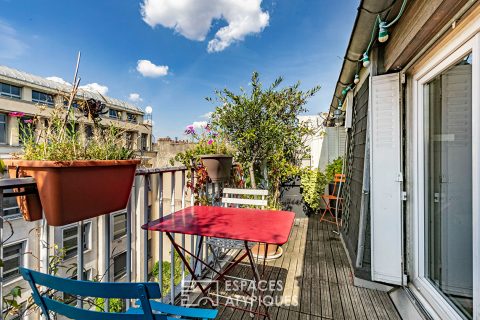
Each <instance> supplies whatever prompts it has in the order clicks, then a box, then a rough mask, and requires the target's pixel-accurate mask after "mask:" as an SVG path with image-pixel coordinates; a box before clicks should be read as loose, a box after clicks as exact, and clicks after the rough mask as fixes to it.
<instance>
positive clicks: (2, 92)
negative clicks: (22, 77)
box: [0, 83, 22, 99]
mask: <svg viewBox="0 0 480 320" xmlns="http://www.w3.org/2000/svg"><path fill="white" fill-rule="evenodd" d="M21 92H22V88H20V87H17V86H12V85H11V84H6V83H0V96H3V97H9V98H14V99H20V98H21Z"/></svg>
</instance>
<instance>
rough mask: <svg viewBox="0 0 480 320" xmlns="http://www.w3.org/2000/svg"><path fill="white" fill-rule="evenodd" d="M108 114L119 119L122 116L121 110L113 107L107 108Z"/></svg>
mask: <svg viewBox="0 0 480 320" xmlns="http://www.w3.org/2000/svg"><path fill="white" fill-rule="evenodd" d="M108 116H109V117H110V118H112V119H121V118H122V112H121V111H118V110H115V109H109V110H108Z"/></svg>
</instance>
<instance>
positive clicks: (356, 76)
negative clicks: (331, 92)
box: [353, 73, 360, 84]
mask: <svg viewBox="0 0 480 320" xmlns="http://www.w3.org/2000/svg"><path fill="white" fill-rule="evenodd" d="M359 82H360V77H359V76H358V73H356V74H355V78H353V83H355V84H358V83H359Z"/></svg>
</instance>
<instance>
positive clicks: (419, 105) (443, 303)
mask: <svg viewBox="0 0 480 320" xmlns="http://www.w3.org/2000/svg"><path fill="white" fill-rule="evenodd" d="M469 31H470V32H469ZM479 31H480V19H479V20H477V21H476V22H475V23H474V24H473V26H471V27H470V29H467V30H466V31H465V32H463V33H462V35H461V36H459V37H455V38H454V39H453V40H452V41H451V42H450V43H448V44H447V45H445V46H444V47H442V49H441V50H439V51H438V52H437V54H436V55H435V56H434V57H432V58H431V59H430V60H429V62H428V63H427V64H425V65H424V66H423V67H422V68H421V69H420V70H419V71H418V72H417V73H416V74H415V75H414V76H413V86H412V89H413V90H412V97H413V105H412V110H414V111H413V132H412V141H413V143H414V145H413V159H414V161H413V164H412V165H413V173H414V174H413V176H414V179H415V181H414V183H413V225H412V231H413V232H412V237H413V264H414V269H413V285H414V287H415V289H416V290H417V291H418V292H419V293H420V294H421V295H422V296H423V297H424V298H425V299H426V300H427V302H428V303H429V304H430V305H431V306H432V307H433V309H434V311H435V312H437V313H438V315H439V316H440V317H442V318H445V319H452V320H455V319H465V317H464V316H463V314H461V312H460V311H458V310H457V308H456V307H455V306H454V305H453V303H452V302H450V301H449V300H448V299H447V298H445V297H444V296H443V295H442V294H441V293H440V292H439V290H438V289H437V288H436V287H435V286H434V285H433V284H432V283H431V282H430V281H429V280H428V279H427V277H426V270H425V262H426V261H425V244H426V243H425V215H426V212H425V198H424V197H425V194H424V191H425V146H426V141H425V135H424V133H425V125H424V124H425V119H426V118H425V117H426V115H425V108H424V96H423V95H424V91H423V88H424V85H425V84H426V83H428V82H429V81H431V80H432V79H433V78H434V77H436V76H438V75H439V74H440V73H441V72H442V71H444V70H446V69H448V68H449V67H451V66H452V65H454V64H455V63H457V62H458V61H459V60H460V59H461V58H462V57H464V56H466V55H467V54H469V53H470V52H471V53H472V88H474V89H473V90H472V145H473V150H472V158H473V159H472V163H473V164H475V163H477V164H478V163H480V147H479V146H480V92H479V91H478V90H476V89H475V88H479V87H480V57H479V55H480V34H478V32H479ZM472 169H473V171H472V181H473V183H472V195H473V197H472V201H473V203H472V205H473V207H472V213H473V215H472V218H473V220H472V228H473V305H474V310H473V314H474V316H473V319H474V320H480V310H479V309H480V308H479V307H478V306H480V274H479V273H480V253H479V251H480V245H479V243H480V197H479V196H478V195H479V194H480V168H478V165H477V166H475V165H473V168H472ZM475 306H477V307H475Z"/></svg>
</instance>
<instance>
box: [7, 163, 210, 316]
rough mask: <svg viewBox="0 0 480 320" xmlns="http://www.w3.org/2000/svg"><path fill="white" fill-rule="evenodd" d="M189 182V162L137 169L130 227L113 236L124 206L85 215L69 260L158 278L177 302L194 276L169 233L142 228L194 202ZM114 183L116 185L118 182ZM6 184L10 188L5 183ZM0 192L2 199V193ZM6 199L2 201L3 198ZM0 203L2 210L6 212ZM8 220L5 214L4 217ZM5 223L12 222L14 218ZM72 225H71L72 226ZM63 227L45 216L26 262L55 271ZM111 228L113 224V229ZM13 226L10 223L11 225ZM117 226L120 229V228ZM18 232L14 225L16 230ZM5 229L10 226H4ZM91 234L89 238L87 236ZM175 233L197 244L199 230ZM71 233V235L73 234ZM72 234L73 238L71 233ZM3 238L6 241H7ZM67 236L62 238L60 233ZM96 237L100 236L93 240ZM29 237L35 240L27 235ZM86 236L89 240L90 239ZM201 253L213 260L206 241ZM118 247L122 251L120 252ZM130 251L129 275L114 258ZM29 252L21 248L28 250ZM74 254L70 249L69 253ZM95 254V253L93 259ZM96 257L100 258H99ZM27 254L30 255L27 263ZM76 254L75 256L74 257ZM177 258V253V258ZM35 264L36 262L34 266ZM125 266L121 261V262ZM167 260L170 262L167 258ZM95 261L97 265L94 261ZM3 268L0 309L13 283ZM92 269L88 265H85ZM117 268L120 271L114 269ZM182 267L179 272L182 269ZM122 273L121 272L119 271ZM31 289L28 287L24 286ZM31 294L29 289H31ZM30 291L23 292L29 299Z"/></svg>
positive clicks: (106, 277) (108, 274)
mask: <svg viewBox="0 0 480 320" xmlns="http://www.w3.org/2000/svg"><path fill="white" fill-rule="evenodd" d="M186 182H187V168H185V167H166V168H153V169H138V170H137V173H136V177H135V180H134V185H133V187H132V193H131V196H130V199H129V203H128V205H127V208H126V209H125V212H126V221H125V225H126V230H125V231H126V232H125V233H122V234H123V236H121V237H117V238H114V235H113V231H114V230H113V229H115V226H114V225H113V224H112V219H113V217H114V216H115V215H116V214H119V213H120V212H122V211H120V212H116V213H112V214H109V215H104V216H100V217H97V218H93V219H90V220H88V221H81V222H79V223H77V224H76V226H77V236H76V239H77V246H76V247H77V254H76V257H73V258H70V259H71V262H72V263H73V262H75V263H76V264H77V268H76V270H84V271H85V270H86V268H91V269H96V270H95V271H96V273H97V274H98V275H100V276H101V277H99V278H98V279H99V280H101V281H114V280H117V279H115V278H119V281H126V282H139V281H158V283H159V285H160V287H161V288H163V291H164V292H162V293H163V301H164V302H166V303H173V302H174V301H175V297H176V296H177V295H178V294H179V293H180V290H181V287H182V285H183V283H184V281H185V280H188V279H189V278H190V275H188V274H187V273H188V272H186V271H185V270H186V268H185V265H184V264H183V262H177V263H175V260H176V259H175V255H174V252H175V250H174V248H173V245H171V244H170V242H169V241H168V238H167V237H166V236H165V235H164V234H163V233H160V232H150V231H144V230H142V229H141V225H143V224H144V223H147V222H148V221H149V220H154V219H158V218H160V217H163V216H166V215H169V214H172V213H173V212H175V211H176V210H179V209H181V208H184V207H186V206H190V205H193V204H194V196H193V194H192V192H190V190H189V189H188V188H187V186H186ZM114 187H115V186H112V188H114ZM4 188H5V189H10V188H12V186H9V187H8V188H7V187H6V186H4ZM207 189H208V190H211V191H212V192H214V191H215V187H214V186H213V185H212V186H210V187H209V188H207ZM1 197H2V196H1V195H0V200H2V199H1ZM0 203H2V201H0ZM2 212H3V211H2V210H1V208H0V214H2ZM5 220H7V218H5ZM3 222H4V218H3V216H2V217H0V243H2V244H3V245H2V246H0V258H1V259H2V261H3V247H4V246H7V245H8V244H9V242H8V239H7V238H9V236H8V235H4V230H3V227H4V223H3ZM7 223H9V224H11V222H8V221H7ZM15 223H17V224H25V228H28V227H29V224H35V223H33V222H26V221H23V220H21V219H18V217H17V219H16V221H15ZM87 223H88V224H90V227H91V234H90V236H88V235H87V236H85V235H84V231H83V230H84V225H85V224H87ZM72 226H73V227H74V226H75V224H74V225H71V226H69V227H70V228H72ZM64 228H65V227H52V226H47V225H46V220H45V219H44V220H42V221H41V222H40V224H39V228H38V230H39V232H40V241H38V243H29V244H28V248H29V250H31V251H32V252H33V251H34V250H32V248H33V247H37V248H38V251H39V258H38V261H37V263H31V260H32V259H24V258H22V259H21V261H23V263H22V264H23V266H25V267H28V268H32V269H38V270H39V271H41V272H44V273H51V271H52V270H50V269H51V265H50V264H51V259H52V257H53V256H54V255H55V254H56V249H55V247H54V246H53V245H57V246H59V247H62V243H59V236H58V235H59V234H61V233H62V232H61V231H62V230H63V229H64ZM112 228H113V229H112ZM13 229H15V228H12V231H13ZM118 231H119V230H117V232H118ZM13 232H15V231H13ZM5 233H9V231H8V230H7V229H6V228H5ZM89 237H90V238H89ZM176 237H177V239H180V241H181V244H182V247H185V248H186V249H187V250H189V249H191V248H196V245H197V244H198V241H199V238H198V237H196V236H188V235H176ZM70 238H71V236H70ZM70 238H69V239H70ZM4 239H7V242H6V243H4ZM62 240H63V239H62ZM95 240H96V241H95ZM27 241H31V239H28V240H27ZM85 241H89V242H90V243H89V244H86V243H85ZM199 250H200V251H199V252H200V257H202V258H203V259H206V260H209V258H210V257H209V253H208V250H207V247H206V246H205V244H203V246H202V248H200V249H199ZM119 253H120V254H119ZM124 253H125V255H126V262H125V266H124V272H125V275H124V276H122V273H123V269H122V268H120V269H119V270H120V271H121V272H118V270H117V269H116V264H115V262H114V260H113V258H114V257H117V256H120V255H122V254H124ZM26 254H27V253H25V252H24V253H23V255H24V256H25V255H26ZM69 256H70V257H71V255H69ZM92 256H93V259H92ZM95 259H96V261H95ZM27 260H28V261H30V262H29V263H27ZM75 260H76V261H75ZM178 260H179V259H177V261H178ZM165 261H166V262H170V264H169V268H170V270H169V271H170V272H167V274H169V277H170V278H169V279H168V283H169V286H168V287H169V288H170V290H169V291H168V292H166V290H165V288H164V287H165V286H164V282H166V279H164V271H166V270H164V263H163V262H165ZM189 262H190V264H191V266H192V268H194V261H193V258H191V259H190V261H189ZM155 263H158V277H157V279H154V277H153V274H152V271H153V269H154V265H155ZM178 263H180V270H178ZM35 265H36V266H37V268H35ZM119 265H121V266H122V267H123V265H122V264H121V263H120V264H119ZM165 265H168V264H165ZM92 266H93V267H92ZM196 268H197V269H196V270H195V271H196V272H197V273H198V274H200V273H202V272H203V271H204V270H203V269H202V265H201V264H197V266H196ZM2 269H3V268H0V284H1V287H2V288H3V290H2V295H1V296H0V310H4V311H5V308H4V306H3V297H4V295H5V293H8V288H6V287H8V286H12V284H11V283H4V282H3V274H2V273H3V270H2ZM87 271H89V270H87ZM114 272H115V273H116V274H115V275H114ZM179 273H180V274H179ZM76 274H78V279H80V280H91V279H84V277H85V276H86V275H87V276H88V274H89V272H76ZM59 275H60V276H65V277H71V276H72V274H64V275H61V274H59ZM119 275H120V276H121V279H120V277H118V276H119ZM17 281H18V284H19V285H20V286H21V287H23V288H28V285H27V284H26V283H25V282H23V280H21V279H20V278H18V279H17ZM26 291H27V290H25V292H26ZM28 295H29V294H28ZM26 296H27V295H22V298H23V299H25V297H26ZM124 303H125V306H126V307H127V308H128V307H129V306H130V303H131V302H130V301H125V302H124ZM77 304H78V305H79V306H82V305H83V301H82V300H81V299H78V300H77ZM109 304H110V302H109V301H108V300H105V301H104V310H110V308H109Z"/></svg>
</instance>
